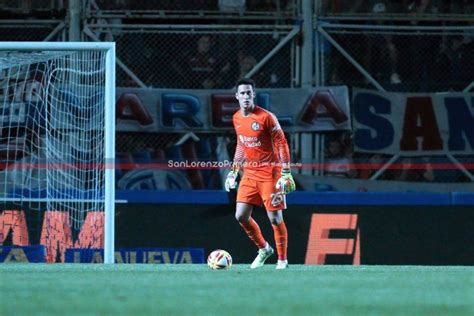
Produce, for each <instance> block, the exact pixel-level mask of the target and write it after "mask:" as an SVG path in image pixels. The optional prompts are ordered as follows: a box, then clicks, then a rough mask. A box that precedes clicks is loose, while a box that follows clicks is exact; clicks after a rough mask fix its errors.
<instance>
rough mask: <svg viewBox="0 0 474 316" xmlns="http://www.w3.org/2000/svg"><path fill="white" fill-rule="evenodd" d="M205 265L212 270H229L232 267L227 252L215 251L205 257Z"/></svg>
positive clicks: (230, 258)
mask: <svg viewBox="0 0 474 316" xmlns="http://www.w3.org/2000/svg"><path fill="white" fill-rule="evenodd" d="M207 265H208V266H209V268H211V269H213V270H221V269H229V268H230V267H231V266H232V257H231V256H230V254H229V253H228V252H227V251H225V250H222V249H217V250H214V251H213V252H211V253H210V254H209V256H208V257H207Z"/></svg>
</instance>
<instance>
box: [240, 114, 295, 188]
mask: <svg viewBox="0 0 474 316" xmlns="http://www.w3.org/2000/svg"><path fill="white" fill-rule="evenodd" d="M233 123H234V128H235V132H236V134H237V147H236V150H235V156H234V163H236V164H238V165H241V166H242V167H243V170H244V177H246V178H249V179H254V180H260V181H274V179H275V177H276V176H279V174H280V172H281V166H282V164H289V162H290V153H289V149H288V143H287V141H286V138H285V134H284V133H283V130H282V129H281V127H280V124H279V123H278V120H277V118H276V117H275V115H274V114H273V113H271V112H270V111H267V110H265V109H263V108H261V107H259V106H255V109H254V110H253V112H250V113H249V114H248V115H247V116H243V115H242V112H241V110H238V111H237V112H236V113H235V114H234V116H233Z"/></svg>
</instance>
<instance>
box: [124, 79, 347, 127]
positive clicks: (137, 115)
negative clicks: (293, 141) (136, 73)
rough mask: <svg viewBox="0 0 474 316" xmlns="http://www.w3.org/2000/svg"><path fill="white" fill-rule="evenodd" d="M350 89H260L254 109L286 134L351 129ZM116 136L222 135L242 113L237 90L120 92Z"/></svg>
mask: <svg viewBox="0 0 474 316" xmlns="http://www.w3.org/2000/svg"><path fill="white" fill-rule="evenodd" d="M348 95H349V94H348V89H347V87H345V86H340V87H319V88H308V89H262V90H260V89H257V97H256V100H255V103H256V104H257V105H259V106H261V107H263V108H265V109H268V110H270V111H272V112H273V113H275V115H276V116H277V118H278V120H279V121H280V124H281V125H282V126H284V129H285V131H288V132H290V131H293V132H296V131H308V132H309V131H332V130H347V129H350V127H351V122H350V117H351V116H350V108H349V96H348ZM116 108H117V119H118V120H117V126H116V127H117V131H133V132H170V131H173V132H179V131H193V132H199V131H205V132H212V131H216V132H222V131H223V130H232V128H233V127H232V115H233V114H234V113H235V112H236V111H237V110H238V109H239V104H238V101H237V100H236V99H235V91H233V90H169V89H142V88H118V89H117V107H116Z"/></svg>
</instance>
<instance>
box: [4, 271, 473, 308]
mask: <svg viewBox="0 0 474 316" xmlns="http://www.w3.org/2000/svg"><path fill="white" fill-rule="evenodd" d="M0 315H133V316H139V315H239V316H247V315H275V316H277V315H431V316H432V315H474V267H427V266H305V265H291V266H290V269H288V270H281V271H280V270H278V271H276V270H274V265H273V264H269V265H266V266H264V267H263V268H261V269H258V270H250V268H249V266H248V265H234V266H233V267H232V268H231V269H229V270H222V271H213V270H210V269H209V268H208V267H207V266H206V265H99V264H96V265H91V264H2V265H0Z"/></svg>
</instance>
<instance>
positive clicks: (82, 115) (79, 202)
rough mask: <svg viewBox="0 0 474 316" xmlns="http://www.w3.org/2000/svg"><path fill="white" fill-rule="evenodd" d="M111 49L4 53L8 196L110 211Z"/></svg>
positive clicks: (2, 114)
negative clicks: (107, 59)
mask: <svg viewBox="0 0 474 316" xmlns="http://www.w3.org/2000/svg"><path fill="white" fill-rule="evenodd" d="M104 93H105V52H103V51H80V52H0V128H1V134H0V159H1V160H0V161H1V168H0V187H1V192H0V199H1V200H3V201H5V202H9V203H12V204H19V205H21V206H23V208H28V209H38V210H44V211H61V212H68V214H69V218H70V221H71V222H70V223H71V224H74V226H76V227H79V226H80V225H81V224H82V222H83V221H84V219H85V216H86V214H87V212H89V211H103V209H104V141H105V138H104V124H105V123H104V114H105V105H104Z"/></svg>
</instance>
